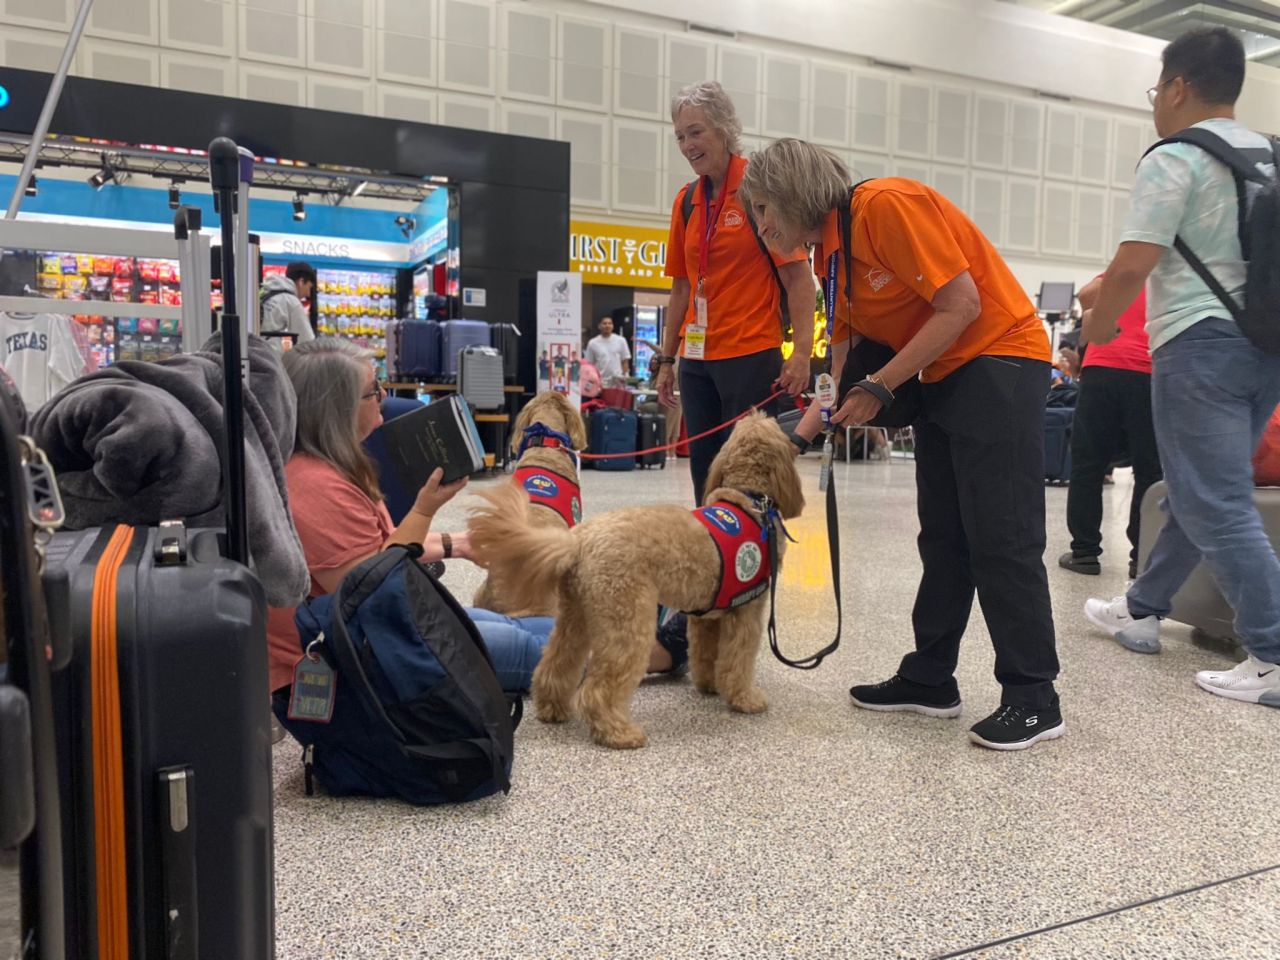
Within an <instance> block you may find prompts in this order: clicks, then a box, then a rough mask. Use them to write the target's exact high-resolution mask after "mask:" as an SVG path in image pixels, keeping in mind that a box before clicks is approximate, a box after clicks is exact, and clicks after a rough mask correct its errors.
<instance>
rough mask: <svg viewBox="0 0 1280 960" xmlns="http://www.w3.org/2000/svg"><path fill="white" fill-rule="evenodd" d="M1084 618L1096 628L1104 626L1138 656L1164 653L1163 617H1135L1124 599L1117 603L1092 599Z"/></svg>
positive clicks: (1118, 599) (1122, 644) (1118, 598)
mask: <svg viewBox="0 0 1280 960" xmlns="http://www.w3.org/2000/svg"><path fill="white" fill-rule="evenodd" d="M1084 615H1085V616H1086V617H1088V618H1089V622H1090V623H1092V624H1093V625H1094V626H1097V627H1101V628H1102V629H1103V630H1105V631H1107V633H1109V634H1111V636H1113V637H1115V639H1116V642H1117V643H1119V644H1120V646H1122V647H1124V648H1125V649H1126V650H1132V651H1133V652H1134V653H1159V652H1160V618H1159V617H1139V618H1136V619H1135V618H1134V617H1133V615H1132V614H1130V613H1129V601H1128V600H1127V599H1125V598H1124V597H1116V598H1115V599H1114V600H1110V601H1107V600H1097V599H1090V600H1086V601H1085V605H1084Z"/></svg>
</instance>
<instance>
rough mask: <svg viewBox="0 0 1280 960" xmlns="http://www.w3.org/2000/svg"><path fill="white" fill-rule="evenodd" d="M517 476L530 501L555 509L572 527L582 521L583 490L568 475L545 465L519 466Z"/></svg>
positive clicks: (517, 481)
mask: <svg viewBox="0 0 1280 960" xmlns="http://www.w3.org/2000/svg"><path fill="white" fill-rule="evenodd" d="M515 478H516V483H518V484H519V485H520V487H521V488H522V489H523V490H524V492H525V493H526V494H528V495H529V502H530V503H534V504H537V505H538V506H540V507H546V508H547V509H548V510H554V511H555V512H556V513H558V514H559V515H560V518H561V519H562V520H564V522H565V523H566V524H567V525H568V526H570V527H573V526H577V525H578V524H579V523H581V522H582V500H581V497H582V491H581V489H580V488H579V487H578V485H577V484H576V483H574V482H573V481H572V480H570V479H569V478H568V477H565V476H562V475H561V474H558V473H556V472H555V471H554V470H547V469H546V468H545V467H517V468H516V473H515Z"/></svg>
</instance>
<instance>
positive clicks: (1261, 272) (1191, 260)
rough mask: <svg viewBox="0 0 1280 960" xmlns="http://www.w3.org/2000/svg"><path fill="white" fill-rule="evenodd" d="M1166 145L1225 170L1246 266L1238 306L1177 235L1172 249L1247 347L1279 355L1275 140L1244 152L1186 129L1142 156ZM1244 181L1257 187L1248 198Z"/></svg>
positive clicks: (1279, 197)
mask: <svg viewBox="0 0 1280 960" xmlns="http://www.w3.org/2000/svg"><path fill="white" fill-rule="evenodd" d="M1166 143H1189V144H1191V145H1192V146H1196V147H1199V148H1200V149H1201V150H1203V151H1205V152H1206V153H1208V154H1209V155H1210V156H1212V157H1213V158H1214V159H1216V160H1218V161H1220V162H1221V163H1223V164H1225V165H1226V166H1227V167H1228V168H1229V169H1230V170H1231V175H1232V177H1233V178H1234V179H1235V182H1236V199H1237V203H1238V205H1239V216H1240V224H1239V232H1240V250H1241V256H1242V257H1243V258H1244V260H1245V261H1246V262H1247V263H1248V273H1247V274H1246V278H1245V288H1244V303H1243V304H1241V303H1239V302H1238V301H1237V300H1236V299H1235V297H1233V296H1231V294H1229V293H1227V291H1226V289H1225V288H1224V287H1223V286H1222V284H1221V283H1219V282H1218V278H1217V277H1215V276H1214V275H1213V272H1212V271H1211V270H1210V269H1209V268H1208V267H1207V266H1205V263H1204V261H1203V260H1201V259H1200V258H1199V257H1197V256H1196V255H1195V254H1194V253H1193V252H1192V251H1191V248H1190V247H1188V246H1187V244H1186V243H1185V242H1184V241H1183V239H1182V238H1181V237H1176V238H1175V239H1174V241H1173V246H1174V249H1175V250H1177V251H1178V253H1180V254H1182V258H1183V259H1184V260H1186V261H1187V263H1188V264H1190V266H1191V269H1192V270H1194V271H1195V272H1196V274H1197V276H1199V277H1200V279H1201V280H1203V281H1204V282H1205V285H1206V286H1207V287H1208V288H1209V289H1210V290H1212V291H1213V294H1214V296H1216V297H1217V298H1218V299H1219V300H1221V301H1222V305H1223V306H1224V307H1226V308H1227V311H1228V312H1229V313H1230V314H1231V317H1232V319H1233V320H1235V322H1236V324H1237V325H1238V326H1239V327H1240V331H1241V332H1242V333H1243V334H1244V335H1245V336H1246V337H1248V338H1249V340H1250V341H1251V342H1252V343H1253V345H1254V346H1255V347H1257V348H1258V349H1259V350H1262V351H1263V352H1264V353H1269V354H1274V355H1280V141H1276V140H1272V141H1271V148H1270V150H1268V149H1266V148H1264V147H1258V148H1248V149H1245V148H1240V147H1233V146H1232V145H1231V144H1229V143H1227V141H1226V140H1224V139H1222V137H1220V136H1218V135H1217V134H1216V133H1212V132H1210V131H1208V130H1206V129H1204V128H1203V127H1188V128H1187V129H1185V130H1181V131H1179V132H1178V133H1175V134H1174V135H1173V136H1171V137H1166V138H1165V139H1163V140H1161V141H1160V142H1159V143H1156V144H1154V145H1152V146H1151V148H1150V149H1148V150H1147V153H1150V152H1151V151H1152V150H1154V149H1156V147H1160V146H1163V145H1165V144H1166ZM1143 156H1146V154H1143ZM1266 163H1274V164H1275V169H1274V172H1273V173H1272V175H1271V176H1270V177H1268V176H1267V175H1266V174H1264V173H1263V172H1262V171H1261V170H1259V169H1258V165H1259V164H1266ZM1250 183H1253V184H1257V189H1255V190H1254V191H1253V195H1252V196H1250V190H1249V184H1250Z"/></svg>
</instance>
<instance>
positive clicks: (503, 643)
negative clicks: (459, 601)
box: [465, 607, 556, 693]
mask: <svg viewBox="0 0 1280 960" xmlns="http://www.w3.org/2000/svg"><path fill="white" fill-rule="evenodd" d="M465 609H466V611H467V615H468V616H469V617H471V619H472V621H474V622H475V625H476V629H477V630H479V631H480V636H481V637H483V638H484V643H485V646H486V647H488V648H489V656H490V658H491V659H492V660H493V670H494V672H495V673H496V674H497V675H498V683H499V684H501V685H502V689H503V691H504V692H505V693H528V691H529V685H530V684H531V683H532V682H533V668H534V667H536V666H537V665H538V661H539V660H540V659H542V650H543V648H544V647H545V646H546V645H547V640H548V639H549V638H550V636H551V628H552V627H553V626H555V623H556V622H555V619H554V618H552V617H522V618H521V619H519V620H513V619H512V618H511V617H505V616H503V615H502V614H500V613H494V612H493V611H492V610H480V609H478V608H476V607H466V608H465Z"/></svg>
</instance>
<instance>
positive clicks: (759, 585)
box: [693, 500, 771, 612]
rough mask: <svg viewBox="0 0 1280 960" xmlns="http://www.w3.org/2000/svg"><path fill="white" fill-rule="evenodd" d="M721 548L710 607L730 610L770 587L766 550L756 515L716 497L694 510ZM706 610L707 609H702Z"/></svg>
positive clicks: (767, 552)
mask: <svg viewBox="0 0 1280 960" xmlns="http://www.w3.org/2000/svg"><path fill="white" fill-rule="evenodd" d="M693 515H694V516H695V517H697V518H698V521H699V522H700V523H701V524H702V525H703V526H704V527H706V528H707V533H709V534H711V539H712V540H714V541H715V544H716V549H717V550H718V551H719V552H720V589H719V590H718V591H717V593H716V600H715V604H714V605H713V606H711V607H710V608H709V609H710V610H732V609H733V608H734V607H738V606H741V605H742V604H744V603H747V602H748V601H750V600H754V599H755V598H756V597H758V596H760V594H762V593H764V592H765V590H767V589H768V588H769V574H770V572H771V567H770V565H769V550H768V545H767V544H766V543H765V538H764V531H763V529H762V528H761V526H760V524H759V523H757V522H756V519H755V517H753V516H751V514H750V513H748V512H747V511H745V510H743V509H742V508H741V507H739V506H736V505H734V504H732V503H728V502H727V501H724V500H718V501H716V502H715V503H713V504H711V505H710V506H707V507H700V508H698V509H697V510H695V511H693ZM703 612H706V611H703Z"/></svg>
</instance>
